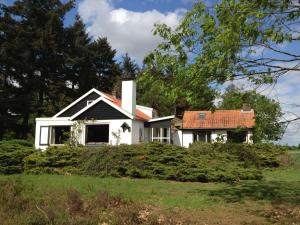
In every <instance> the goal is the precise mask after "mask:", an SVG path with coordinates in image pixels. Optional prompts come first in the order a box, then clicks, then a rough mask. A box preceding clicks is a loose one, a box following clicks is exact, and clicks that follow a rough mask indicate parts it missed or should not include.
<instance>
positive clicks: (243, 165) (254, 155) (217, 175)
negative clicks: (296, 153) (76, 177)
mask: <svg viewBox="0 0 300 225" xmlns="http://www.w3.org/2000/svg"><path fill="white" fill-rule="evenodd" d="M31 146H32V144H31V143H30V144H29V143H26V142H22V141H11V142H0V163H1V164H0V169H1V170H0V173H5V174H12V173H20V172H23V171H24V170H25V172H27V173H56V174H65V173H72V174H81V175H92V176H99V177H107V176H113V177H133V178H155V179H165V180H177V181H199V182H218V181H225V182H227V181H237V180H245V179H261V178H262V173H261V169H262V168H265V167H277V166H279V165H280V162H279V160H278V156H279V155H280V154H284V153H285V148H284V147H281V146H276V145H272V144H254V145H243V144H230V143H228V144H205V143H194V144H193V145H191V146H190V147H189V148H187V149H186V148H182V147H178V146H174V145H167V144H162V143H148V144H142V145H120V146H109V145H108V146H102V147H97V148H84V147H77V148H74V147H70V146H62V147H51V148H48V149H47V150H46V151H39V150H34V149H33V148H32V147H31Z"/></svg>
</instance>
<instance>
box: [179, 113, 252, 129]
mask: <svg viewBox="0 0 300 225" xmlns="http://www.w3.org/2000/svg"><path fill="white" fill-rule="evenodd" d="M200 114H202V115H201V118H200ZM203 114H204V116H203ZM254 125H255V115H254V111H253V110H250V111H243V110H216V111H215V112H212V111H185V112H184V115H183V129H234V128H238V127H246V128H253V127H254Z"/></svg>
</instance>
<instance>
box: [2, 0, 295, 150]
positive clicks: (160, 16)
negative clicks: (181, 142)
mask: <svg viewBox="0 0 300 225" xmlns="http://www.w3.org/2000/svg"><path fill="white" fill-rule="evenodd" d="M1 1H2V2H3V1H4V3H6V4H12V3H13V0H0V2H1ZM194 1H195V0H77V2H76V7H75V8H74V9H73V10H72V11H71V12H69V13H68V14H67V15H66V17H65V25H66V26H68V25H69V24H72V22H73V20H74V16H75V15H76V14H79V15H80V16H81V18H82V19H83V21H84V23H85V24H86V29H87V31H88V33H89V35H90V36H91V37H92V38H97V37H107V38H108V41H109V43H110V44H111V45H112V47H113V48H114V49H116V50H117V54H118V55H117V57H120V56H122V55H124V54H125V53H128V54H129V55H130V56H131V57H132V58H133V59H135V60H136V61H137V62H142V60H143V57H144V56H145V55H146V54H147V53H148V52H149V51H151V50H153V49H154V48H155V47H156V46H157V44H158V43H159V42H160V41H161V39H160V38H158V37H156V36H154V35H153V25H154V24H155V23H166V24H167V25H169V26H171V27H173V28H174V27H176V26H177V25H178V24H179V22H180V20H181V19H182V17H183V16H184V14H185V13H186V12H187V10H189V9H191V8H192V6H193V2H194ZM206 1H207V2H209V3H212V0H206ZM282 48H284V49H288V50H290V51H294V52H299V51H300V48H299V47H298V46H295V45H294V44H286V45H283V46H282ZM262 51H263V49H258V51H257V52H258V53H262ZM240 85H245V88H246V89H249V88H250V87H251V85H249V83H247V82H245V83H244V84H240ZM223 89H224V88H222V87H221V89H220V90H221V91H222V90H223ZM259 91H260V92H261V93H262V94H265V95H267V96H268V97H270V98H274V99H275V100H278V101H279V102H280V103H281V106H282V109H283V112H284V113H285V115H284V117H285V118H288V119H292V118H294V117H295V116H296V115H297V116H300V74H298V73H297V72H290V73H289V74H286V75H285V76H283V77H281V78H280V79H279V80H278V82H277V84H276V85H272V86H270V87H266V86H265V87H262V88H261V89H260V90H259ZM280 143H281V144H289V145H298V144H299V143H300V121H299V122H298V123H292V124H291V125H289V126H288V128H287V130H286V133H285V135H284V137H283V139H282V140H281V141H280Z"/></svg>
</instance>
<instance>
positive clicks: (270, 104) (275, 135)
mask: <svg viewBox="0 0 300 225" xmlns="http://www.w3.org/2000/svg"><path fill="white" fill-rule="evenodd" d="M221 97H222V102H221V104H220V106H219V108H220V109H242V108H243V106H244V105H248V106H250V107H251V108H252V109H254V112H255V128H254V133H253V140H254V141H255V142H261V141H276V140H279V139H280V138H281V137H282V134H283V132H284V127H283V124H282V123H281V122H280V120H281V117H282V115H283V113H282V112H281V107H280V104H279V102H277V101H275V100H272V99H269V98H268V97H266V96H264V95H261V94H259V93H257V92H255V91H243V90H242V89H239V88H237V87H235V86H233V85H231V86H229V87H228V88H227V89H226V91H225V93H224V94H223V95H222V96H221Z"/></svg>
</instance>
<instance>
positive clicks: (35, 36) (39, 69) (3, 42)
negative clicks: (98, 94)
mask: <svg viewBox="0 0 300 225" xmlns="http://www.w3.org/2000/svg"><path fill="white" fill-rule="evenodd" d="M73 7H74V1H73V0H68V1H60V0H51V1H50V0H45V1H32V0H23V1H14V2H13V3H12V4H11V5H6V4H2V3H1V4H0V48H1V51H0V104H1V108H0V140H2V139H4V138H6V139H9V138H24V139H25V138H28V136H29V135H30V134H32V133H34V130H33V127H34V118H36V117H38V116H52V115H53V114H55V113H56V112H58V111H59V110H61V109H62V108H63V107H65V106H66V105H67V104H68V103H70V102H72V101H74V99H75V98H76V97H78V96H80V95H82V94H83V93H85V92H86V91H87V90H90V89H91V88H98V89H100V90H102V91H106V92H111V91H112V90H113V86H114V83H115V82H116V80H117V77H119V76H120V74H121V71H120V68H119V65H118V64H117V63H116V61H115V59H114V58H115V55H116V51H115V50H114V49H113V48H112V47H111V46H110V44H109V43H108V41H107V39H106V38H99V39H96V40H92V39H91V38H89V36H88V34H87V32H86V30H85V26H84V24H83V22H82V20H81V19H80V17H79V16H77V17H76V19H75V20H74V23H73V24H70V25H69V26H64V17H65V15H66V14H67V13H68V12H69V11H70V10H71V9H72V8H73ZM41 21H43V22H41Z"/></svg>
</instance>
